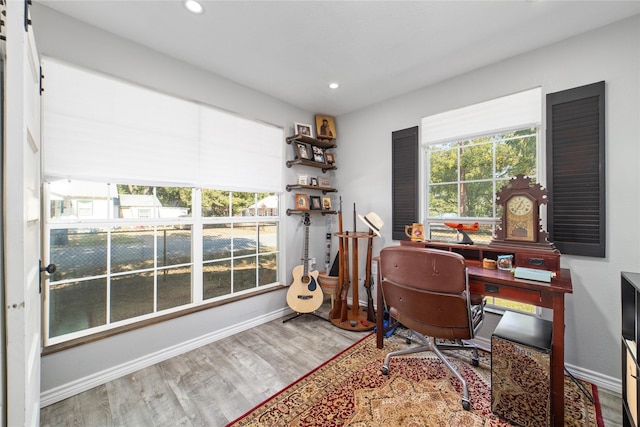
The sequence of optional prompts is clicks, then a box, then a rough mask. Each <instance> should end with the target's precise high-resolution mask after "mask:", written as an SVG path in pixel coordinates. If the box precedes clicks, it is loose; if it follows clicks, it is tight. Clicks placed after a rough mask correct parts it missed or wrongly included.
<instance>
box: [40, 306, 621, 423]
mask: <svg viewBox="0 0 640 427" xmlns="http://www.w3.org/2000/svg"><path fill="white" fill-rule="evenodd" d="M329 308H330V307H329V303H328V302H325V304H324V305H323V306H322V308H321V309H320V310H319V312H318V313H319V314H320V315H322V316H324V317H325V318H326V315H327V312H328V311H329ZM365 335H366V333H362V332H351V331H346V330H343V329H340V328H336V327H335V326H333V325H332V324H331V323H330V322H328V321H325V320H322V319H320V318H318V317H316V316H314V315H303V316H300V317H298V318H296V319H294V320H292V321H289V322H286V323H283V322H282V320H274V321H272V322H269V323H266V324H264V325H261V326H258V327H256V328H253V329H250V330H248V331H244V332H241V333H239V334H236V335H234V336H231V337H228V338H224V339H222V340H219V341H216V342H214V343H212V344H209V345H206V346H204V347H201V348H199V349H196V350H193V351H190V352H188V353H185V354H182V355H180V356H176V357H174V358H172V359H170V360H167V361H164V362H161V363H158V364H156V365H153V366H151V367H148V368H145V369H141V370H140V371H137V372H135V373H133V374H130V375H127V376H124V377H122V378H119V379H117V380H114V381H111V382H109V383H107V384H105V385H102V386H98V387H95V388H93V389H91V390H88V391H86V392H84V393H80V394H78V395H76V396H73V397H70V398H68V399H65V400H63V401H61V402H58V403H55V404H53V405H50V406H47V407H45V408H42V410H41V411H40V425H41V426H47V427H48V426H91V427H94V426H96V427H97V426H136V427H137V426H171V427H173V426H208V427H216V426H224V425H225V424H227V423H228V422H230V421H232V420H234V419H236V418H238V417H239V416H241V415H242V414H244V413H245V412H247V411H249V410H250V409H251V408H253V407H254V406H256V405H257V404H259V403H260V402H262V401H263V400H265V399H267V398H268V397H270V396H272V395H273V394H274V393H276V392H278V391H279V390H281V389H283V388H284V387H286V386H287V385H289V384H291V383H292V382H293V381H295V380H296V379H298V378H300V377H301V376H303V375H304V374H306V373H307V372H309V371H310V370H312V369H313V368H315V367H317V366H318V365H320V364H321V363H323V362H324V361H325V360H327V359H330V358H331V357H332V356H334V355H335V354H337V353H338V352H340V351H341V350H343V349H345V348H347V347H349V346H350V345H351V344H352V343H354V342H356V341H358V340H359V339H360V338H362V337H364V336H365ZM599 394H600V401H601V405H602V410H603V416H604V420H605V426H606V427H614V426H615V427H617V426H621V425H622V415H621V414H622V413H621V405H622V404H621V398H620V395H619V394H616V393H611V392H607V391H605V390H599Z"/></svg>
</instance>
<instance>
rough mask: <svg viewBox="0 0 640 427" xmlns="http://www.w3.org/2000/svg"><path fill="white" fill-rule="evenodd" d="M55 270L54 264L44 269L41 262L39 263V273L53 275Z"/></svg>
mask: <svg viewBox="0 0 640 427" xmlns="http://www.w3.org/2000/svg"><path fill="white" fill-rule="evenodd" d="M57 269H58V267H57V266H56V265H55V264H49V265H47V266H46V267H43V266H42V261H41V262H40V273H44V272H46V273H47V274H53V273H55V272H56V270H57Z"/></svg>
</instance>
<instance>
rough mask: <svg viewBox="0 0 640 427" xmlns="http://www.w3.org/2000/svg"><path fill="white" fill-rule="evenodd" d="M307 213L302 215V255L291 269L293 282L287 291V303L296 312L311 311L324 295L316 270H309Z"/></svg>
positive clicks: (314, 309) (317, 305)
mask: <svg viewBox="0 0 640 427" xmlns="http://www.w3.org/2000/svg"><path fill="white" fill-rule="evenodd" d="M310 223H311V221H309V214H308V213H306V214H305V215H304V257H303V258H302V265H298V266H296V267H295V268H294V269H293V272H292V274H293V283H292V284H291V286H289V290H288V291H287V304H288V305H289V307H291V309H292V310H293V311H295V312H297V313H311V312H312V311H316V310H317V309H318V308H320V306H321V305H322V302H323V300H324V295H323V293H322V288H320V285H319V284H318V271H311V272H309V224H310Z"/></svg>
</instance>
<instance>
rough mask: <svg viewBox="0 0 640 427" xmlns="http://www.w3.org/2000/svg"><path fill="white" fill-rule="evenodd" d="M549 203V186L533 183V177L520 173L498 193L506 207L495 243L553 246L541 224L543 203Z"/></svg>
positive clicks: (501, 202) (497, 196)
mask: <svg viewBox="0 0 640 427" xmlns="http://www.w3.org/2000/svg"><path fill="white" fill-rule="evenodd" d="M546 203H547V190H546V189H545V188H543V187H542V186H541V185H540V184H532V183H531V178H529V177H526V176H524V175H523V174H519V175H517V176H516V177H515V178H512V179H511V181H510V182H509V183H508V184H507V185H505V186H504V187H502V189H501V190H500V191H498V192H497V193H496V205H498V206H501V207H502V220H501V222H500V224H499V225H498V226H497V227H496V234H495V237H494V239H493V240H492V241H491V245H493V244H500V245H504V244H507V245H526V246H528V245H534V246H540V245H543V246H549V245H550V243H549V242H548V241H547V238H548V237H549V233H547V232H546V231H544V230H542V228H541V224H540V206H541V205H543V204H546Z"/></svg>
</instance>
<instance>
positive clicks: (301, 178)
mask: <svg viewBox="0 0 640 427" xmlns="http://www.w3.org/2000/svg"><path fill="white" fill-rule="evenodd" d="M298 184H299V185H309V176H308V175H298Z"/></svg>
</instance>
